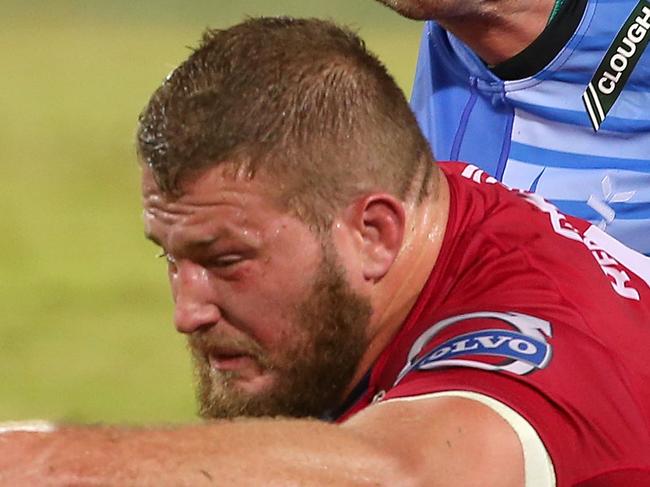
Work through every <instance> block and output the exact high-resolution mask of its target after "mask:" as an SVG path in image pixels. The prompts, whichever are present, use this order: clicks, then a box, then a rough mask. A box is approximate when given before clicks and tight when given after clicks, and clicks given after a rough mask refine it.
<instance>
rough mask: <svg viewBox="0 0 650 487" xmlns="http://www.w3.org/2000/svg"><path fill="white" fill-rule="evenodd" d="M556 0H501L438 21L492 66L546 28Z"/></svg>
mask: <svg viewBox="0 0 650 487" xmlns="http://www.w3.org/2000/svg"><path fill="white" fill-rule="evenodd" d="M554 5H555V0H502V1H494V2H489V3H488V4H487V5H486V6H485V7H484V8H483V9H482V10H480V11H476V12H474V13H468V14H467V15H463V16H447V17H444V18H438V19H434V20H437V21H438V23H439V24H440V25H442V26H443V27H444V28H445V29H446V30H448V31H449V32H451V33H452V34H454V35H455V36H456V37H458V38H459V39H460V40H462V41H463V42H464V43H465V44H467V45H468V46H469V47H470V48H471V49H472V50H473V51H474V52H475V53H476V54H477V55H478V56H479V57H480V58H481V59H483V61H485V62H486V63H487V64H489V65H496V64H499V63H501V62H503V61H505V60H507V59H510V58H511V57H513V56H514V55H516V54H518V53H519V52H521V51H523V50H524V49H525V48H526V47H528V46H529V45H530V44H531V43H532V42H533V41H534V40H535V39H536V38H537V37H538V36H539V35H540V34H541V33H542V31H543V30H544V28H545V26H546V24H547V22H548V19H549V16H550V15H551V11H552V10H553V6H554Z"/></svg>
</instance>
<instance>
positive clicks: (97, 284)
mask: <svg viewBox="0 0 650 487" xmlns="http://www.w3.org/2000/svg"><path fill="white" fill-rule="evenodd" d="M262 14H264V15H279V14H290V15H296V16H317V17H325V18H330V19H333V20H336V21H338V22H341V23H344V24H347V25H349V26H351V27H353V28H355V29H356V30H358V31H359V32H360V34H361V35H362V37H363V38H365V39H366V41H367V43H368V45H369V47H370V48H371V49H372V50H373V51H374V52H376V53H377V54H378V55H379V57H380V58H381V59H382V60H383V61H384V62H385V64H386V65H387V66H388V68H389V70H390V71H391V72H392V73H393V75H394V76H395V77H396V79H397V80H398V82H399V84H400V85H401V86H402V88H403V89H404V90H405V91H406V92H407V93H409V92H410V87H411V79H412V74H413V70H414V66H415V60H416V55H417V45H418V38H419V33H420V30H421V25H420V24H419V23H416V22H412V21H408V20H405V19H402V18H401V17H399V16H397V15H396V14H394V13H392V12H391V11H389V10H388V9H386V8H384V7H382V6H381V5H379V4H377V3H376V2H374V1H373V0H327V1H323V0H284V1H274V0H230V1H222V0H211V1H210V0H184V1H181V0H129V1H127V0H112V1H110V2H102V1H92V0H90V1H89V0H84V1H82V0H76V1H75V0H47V1H46V0H42V1H34V0H0V185H1V186H0V187H1V191H0V320H1V321H0V421H3V420H15V419H31V418H46V419H52V420H58V421H75V422H79V421H80V422H100V421H110V422H121V423H130V424H141V423H151V422H154V423H155V422H158V423H159V422H168V421H171V422H181V421H191V420H193V419H194V418H195V406H194V396H193V378H192V373H191V368H190V361H189V358H188V355H187V353H186V350H185V340H184V338H183V337H181V336H179V335H177V334H176V333H175V332H174V330H173V326H172V322H171V300H170V298H169V292H168V290H167V283H166V277H165V265H164V262H163V261H162V260H160V259H156V258H155V255H156V253H157V252H156V249H155V248H154V247H153V245H152V244H150V243H148V242H146V241H145V240H144V238H143V231H142V226H141V219H140V202H139V194H138V178H139V173H138V168H137V165H136V162H135V156H134V144H133V134H134V131H135V124H136V120H137V116H138V113H139V112H140V110H141V109H142V107H143V106H144V105H145V103H146V102H147V99H148V96H149V95H150V94H151V92H152V91H153V90H154V89H155V88H156V86H158V84H159V83H160V82H161V80H162V79H163V78H164V77H165V76H166V75H167V73H168V72H169V71H171V69H172V68H173V67H174V66H175V65H176V64H177V63H179V62H180V61H181V60H183V59H184V58H185V57H186V56H187V55H188V53H189V51H188V47H187V46H193V45H196V42H197V40H198V39H199V37H200V34H201V32H202V31H203V29H204V28H206V27H208V26H210V27H225V26H228V25H230V24H232V23H235V22H237V21H239V20H242V19H243V18H244V16H246V15H262Z"/></svg>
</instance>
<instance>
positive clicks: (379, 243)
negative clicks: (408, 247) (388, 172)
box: [344, 193, 406, 282]
mask: <svg viewBox="0 0 650 487" xmlns="http://www.w3.org/2000/svg"><path fill="white" fill-rule="evenodd" d="M344 218H345V220H346V224H347V226H348V227H349V228H350V229H352V230H353V232H354V233H355V240H356V245H357V252H358V256H359V257H360V258H361V266H362V269H361V270H362V272H363V277H364V279H365V280H367V281H373V282H377V281H379V280H380V279H381V278H382V277H384V275H385V274H386V273H387V272H388V270H389V269H390V268H391V266H392V265H393V262H394V261H395V259H396V258H397V255H398V254H399V252H400V250H401V248H402V242H403V240H404V233H405V225H406V214H405V210H404V206H403V204H402V202H401V201H400V200H399V199H397V198H395V197H394V196H392V195H390V194H387V193H375V194H371V195H367V196H365V197H363V198H360V199H358V200H357V201H355V203H354V204H352V205H351V206H350V207H348V209H347V211H346V212H345V216H344Z"/></svg>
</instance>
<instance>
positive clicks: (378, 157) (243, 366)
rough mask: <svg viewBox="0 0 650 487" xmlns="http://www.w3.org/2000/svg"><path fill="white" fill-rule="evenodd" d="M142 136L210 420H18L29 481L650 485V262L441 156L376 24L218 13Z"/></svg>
mask: <svg viewBox="0 0 650 487" xmlns="http://www.w3.org/2000/svg"><path fill="white" fill-rule="evenodd" d="M138 149H139V156H140V160H141V166H142V194H143V204H144V221H145V232H146V235H147V236H148V238H150V239H151V240H153V241H154V242H156V243H157V244H158V245H159V246H160V247H161V248H162V251H163V255H164V256H165V257H166V259H167V262H168V269H169V280H170V283H171V289H172V294H173V297H174V302H175V314H174V321H175V324H176V328H177V329H178V331H179V332H181V333H184V334H186V335H187V337H188V340H189V343H190V347H191V350H192V352H193V356H194V358H195V361H196V368H197V376H198V382H199V388H198V389H199V401H200V404H201V412H202V414H203V416H204V417H205V418H206V422H205V423H204V424H201V425H195V426H186V427H169V428H150V429H125V428H119V427H73V426H72V427H71V426H61V427H58V428H55V429H54V431H51V430H50V431H47V432H34V431H20V432H12V433H5V434H3V435H0V480H1V482H2V483H3V484H4V485H38V484H47V485H120V486H125V485H192V486H195V485H238V486H240V485H244V486H245V485H253V486H259V485H264V486H266V485H282V486H285V485H322V486H332V485H336V486H347V485H349V486H361V485H386V486H402V485H403V486H419V485H427V486H429V485H441V486H446V485H463V486H465V485H480V486H499V487H511V486H512V487H515V486H517V487H520V486H523V485H525V486H529V487H530V486H553V485H560V486H574V485H575V486H577V485H580V486H583V487H585V486H598V485H610V486H624V485H625V486H628V485H647V484H648V482H650V459H649V458H648V455H647V451H649V450H650V439H649V438H650V431H649V430H648V424H647V418H648V417H650V400H649V399H650V368H649V367H648V362H647V359H646V357H645V353H644V351H646V350H647V343H648V342H649V341H650V326H648V325H649V321H650V320H649V318H650V288H649V287H648V283H649V282H650V264H649V263H648V262H647V260H645V258H644V257H642V256H641V255H640V254H637V253H635V252H633V251H631V250H630V249H628V248H626V247H624V246H622V245H621V244H620V243H618V242H617V241H615V240H613V239H612V238H611V237H609V236H607V235H606V234H605V233H603V232H602V231H601V230H600V229H598V228H596V227H592V226H590V225H589V224H588V223H586V222H584V221H581V220H578V219H576V218H572V217H567V216H565V215H563V214H562V213H560V212H559V211H558V210H557V208H555V207H554V206H552V205H551V204H549V203H547V202H546V201H544V200H543V199H541V198H539V197H537V196H535V195H532V194H528V193H523V192H518V191H512V190H510V189H508V188H507V187H505V186H503V185H501V184H499V183H497V181H496V180H495V179H494V178H492V177H491V176H488V175H487V174H486V173H484V172H483V171H481V170H480V169H478V168H477V167H475V166H472V165H467V164H461V163H449V164H445V165H442V166H441V167H442V169H441V167H439V166H437V165H436V164H435V163H434V162H433V160H432V156H431V153H430V150H429V147H428V145H427V143H426V141H425V139H424V137H423V136H422V134H421V133H420V131H419V129H418V126H417V122H416V120H415V118H414V117H413V115H412V113H411V111H410V109H409V106H408V104H407V102H406V100H405V98H404V97H403V95H402V94H401V92H400V91H399V89H398V87H397V86H396V84H395V82H394V81H393V79H392V78H391V77H390V76H389V75H388V74H387V73H386V71H385V69H384V67H383V66H382V65H381V63H380V62H379V61H378V60H377V59H376V58H375V57H374V56H373V55H371V54H370V53H368V52H367V51H366V49H365V47H364V45H363V42H362V41H361V40H360V39H359V38H358V37H356V36H355V35H354V34H353V33H351V32H349V31H347V30H343V29H340V28H338V27H337V26H335V25H333V24H331V23H328V22H324V21H319V20H313V19H312V20H295V19H289V18H259V19H250V20H248V21H246V22H244V23H242V24H239V25H236V26H234V27H231V28H229V29H226V30H223V31H209V32H207V33H206V34H205V36H204V38H203V42H202V44H201V46H200V47H199V48H198V49H197V50H196V51H194V52H193V53H192V54H191V55H190V56H189V58H188V59H187V60H186V61H185V62H183V63H182V64H181V65H180V66H179V67H178V68H177V69H176V70H175V71H174V72H173V73H172V74H171V75H170V76H169V77H168V78H167V79H166V80H165V81H164V83H163V84H162V86H160V88H158V90H156V92H155V93H154V94H153V96H152V98H151V100H150V101H149V104H148V105H147V107H146V108H145V110H144V112H143V113H142V115H141V117H140V124H139V130H138ZM232 418H242V419H238V420H232ZM50 429H51V428H50Z"/></svg>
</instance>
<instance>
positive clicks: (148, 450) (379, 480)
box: [0, 420, 398, 486]
mask: <svg viewBox="0 0 650 487" xmlns="http://www.w3.org/2000/svg"><path fill="white" fill-rule="evenodd" d="M394 462H395V460H393V459H392V458H391V457H390V456H389V455H387V454H385V453H384V452H382V451H381V449H380V448H377V447H376V446H374V445H372V444H369V443H367V442H364V441H362V440H360V439H359V438H358V437H357V436H356V435H354V434H352V433H350V432H349V431H346V430H345V429H342V428H340V427H337V426H334V425H328V424H325V423H321V422H316V421H295V420H247V421H235V422H216V423H212V424H210V425H197V426H188V427H182V428H174V429H171V428H170V429H118V428H63V429H61V430H59V431H56V432H54V433H10V434H5V435H0V485H3V486H4V485H44V484H46V485H54V486H56V485H102V486H104V485H120V486H129V485H138V486H147V485H156V486H161V485H174V486H177V485H192V486H200V485H237V486H246V485H251V486H253V485H254V486H257V485H265V486H266V485H282V486H288V485H310V486H311V485H314V486H318V485H328V486H330V485H337V486H346V485H350V486H352V485H355V486H356V485H395V483H394V478H393V477H394V476H396V472H397V471H398V468H397V465H395V464H394Z"/></svg>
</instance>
